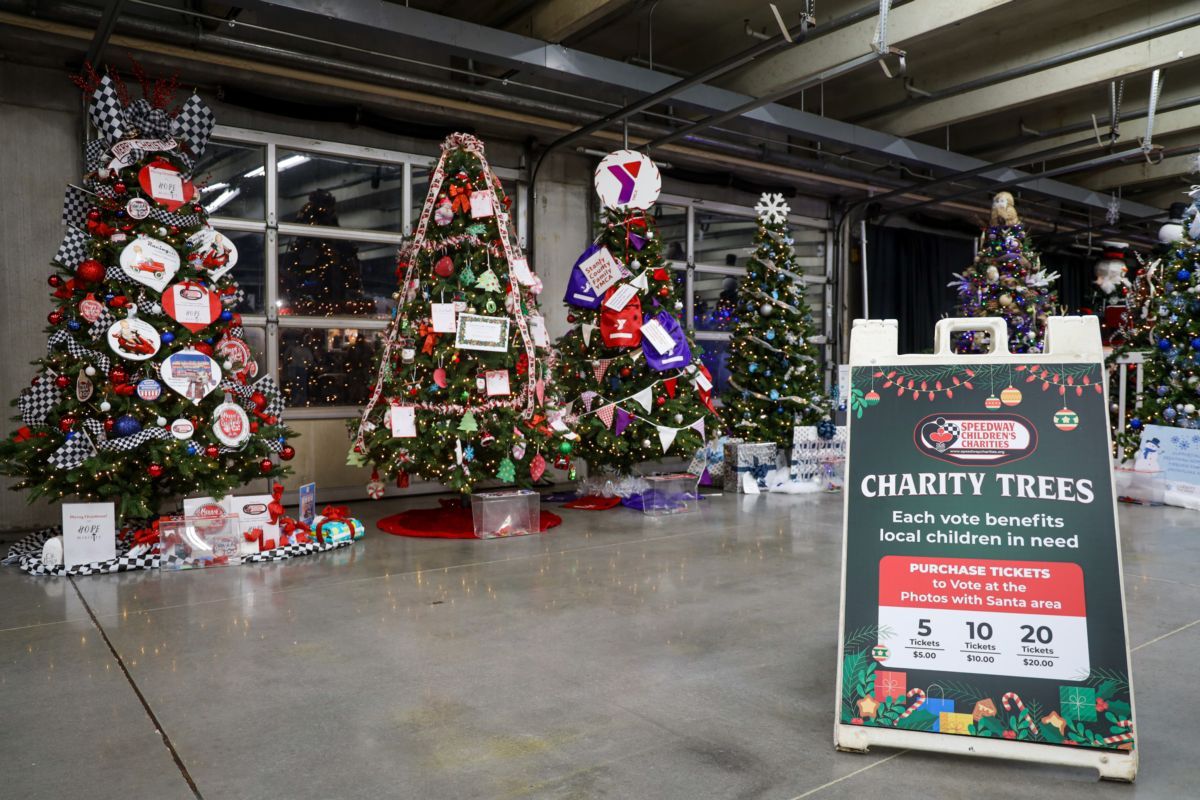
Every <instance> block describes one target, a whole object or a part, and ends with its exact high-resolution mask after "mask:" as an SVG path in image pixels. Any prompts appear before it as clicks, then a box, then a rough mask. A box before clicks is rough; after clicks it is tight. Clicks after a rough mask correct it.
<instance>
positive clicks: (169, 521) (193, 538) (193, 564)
mask: <svg viewBox="0 0 1200 800" xmlns="http://www.w3.org/2000/svg"><path fill="white" fill-rule="evenodd" d="M242 527H243V525H242V522H241V521H240V520H239V519H238V515H237V514H224V515H221V516H217V517H183V516H178V517H163V518H162V520H161V521H160V522H159V524H158V534H159V553H161V557H160V558H159V568H160V569H164V570H180V569H204V568H206V567H226V566H231V565H233V564H240V563H242V558H243V557H245V556H248V555H253V554H254V553H257V552H258V545H257V544H256V543H254V542H249V541H247V540H246V537H245V536H244V535H243V532H242Z"/></svg>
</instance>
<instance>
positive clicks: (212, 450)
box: [204, 444, 221, 458]
mask: <svg viewBox="0 0 1200 800" xmlns="http://www.w3.org/2000/svg"><path fill="white" fill-rule="evenodd" d="M204 455H206V456H208V457H209V458H216V457H217V456H219V455H221V451H220V450H218V449H217V446H216V445H215V444H210V445H209V446H208V447H206V448H204Z"/></svg>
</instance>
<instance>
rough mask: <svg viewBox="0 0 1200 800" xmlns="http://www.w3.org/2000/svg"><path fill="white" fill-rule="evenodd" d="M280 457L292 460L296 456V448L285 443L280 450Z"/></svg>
mask: <svg viewBox="0 0 1200 800" xmlns="http://www.w3.org/2000/svg"><path fill="white" fill-rule="evenodd" d="M279 457H280V458H282V459H283V460H284V461H291V460H292V459H293V458H295V457H296V448H294V447H292V446H291V445H290V444H288V445H284V446H283V449H282V450H280V451H279Z"/></svg>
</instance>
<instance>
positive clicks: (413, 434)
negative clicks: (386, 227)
mask: <svg viewBox="0 0 1200 800" xmlns="http://www.w3.org/2000/svg"><path fill="white" fill-rule="evenodd" d="M509 205H510V201H509V198H508V197H506V196H505V194H504V190H503V188H502V187H501V185H500V181H499V179H498V178H497V177H496V176H495V174H494V173H493V172H492V170H491V168H490V167H489V166H488V163H487V158H486V157H485V155H484V149H483V144H482V143H481V142H480V141H479V140H478V139H476V138H474V137H473V136H468V135H466V134H457V133H456V134H453V135H451V136H450V137H448V138H447V139H446V141H445V142H443V143H442V154H441V158H440V159H439V160H438V163H437V166H436V167H435V169H434V171H433V174H432V175H431V176H430V181H429V194H428V196H427V197H426V198H425V207H424V209H423V210H422V212H421V217H420V220H419V222H418V224H417V229H416V231H415V232H414V234H413V238H412V240H411V241H410V242H408V243H407V244H406V245H405V247H404V248H403V250H402V252H401V255H400V261H399V268H398V270H397V274H399V275H400V276H402V278H401V283H400V289H399V291H398V292H397V295H396V299H397V301H398V303H397V307H396V311H395V314H394V316H393V317H392V320H391V323H390V325H389V327H388V330H387V334H386V336H385V338H384V342H383V347H382V349H381V350H380V353H379V356H378V358H377V360H376V369H377V379H376V383H375V387H374V389H373V391H372V393H371V397H370V399H369V400H368V402H367V406H366V409H365V410H364V412H363V415H362V418H361V419H360V420H357V421H355V422H354V423H352V425H351V430H352V432H353V435H354V444H353V446H352V448H351V452H350V458H349V462H350V463H351V464H365V463H367V462H370V463H372V464H373V465H374V467H375V470H376V471H377V473H382V474H383V475H385V476H387V477H389V478H391V477H396V478H397V479H398V483H399V484H400V485H402V486H403V485H407V481H408V477H409V476H410V475H412V474H420V475H422V476H424V477H425V478H429V479H433V480H438V481H441V482H442V483H444V484H446V485H447V486H450V487H453V488H454V489H455V490H457V491H460V492H463V493H466V492H470V491H471V489H472V487H473V486H474V485H475V484H476V483H477V482H479V481H482V480H489V479H496V480H500V481H503V482H505V483H517V484H518V485H521V486H528V485H530V484H531V483H533V482H535V481H537V480H538V479H539V478H541V476H542V474H543V473H544V472H545V470H546V466H547V459H551V460H553V461H555V462H556V464H557V465H559V466H564V467H566V466H569V463H568V462H567V460H566V459H567V454H568V453H570V451H571V442H570V441H568V440H565V439H564V440H563V441H557V437H559V436H560V435H561V436H564V437H566V436H569V435H570V434H569V433H568V432H567V429H566V427H565V425H564V424H563V422H562V416H563V414H562V412H561V410H558V409H555V408H553V398H552V394H553V391H552V388H551V386H550V382H549V381H548V377H549V374H548V363H547V358H548V350H547V349H546V348H547V347H548V344H549V342H548V341H547V339H546V332H545V325H544V322H543V319H542V317H541V315H540V314H538V310H537V301H536V294H537V293H538V292H540V291H541V281H540V280H539V279H538V278H537V276H536V275H534V274H533V273H532V272H531V271H530V269H529V266H528V264H527V262H526V260H525V258H524V257H523V256H522V255H521V252H520V249H519V248H518V247H517V246H516V244H515V242H514V236H513V232H512V230H511V225H512V223H511V220H510V218H509V215H508V208H509Z"/></svg>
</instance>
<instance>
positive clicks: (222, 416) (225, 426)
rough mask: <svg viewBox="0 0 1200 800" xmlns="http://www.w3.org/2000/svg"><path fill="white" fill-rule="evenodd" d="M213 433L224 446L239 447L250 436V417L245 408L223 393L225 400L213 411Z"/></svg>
mask: <svg viewBox="0 0 1200 800" xmlns="http://www.w3.org/2000/svg"><path fill="white" fill-rule="evenodd" d="M213 435H214V436H216V437H217V440H218V441H219V442H221V444H223V445H225V446H226V447H241V446H242V445H243V444H245V443H246V440H248V439H249V438H250V418H249V417H248V416H247V415H246V409H244V408H242V407H241V406H239V405H238V404H237V403H235V402H233V401H232V399H231V398H230V396H229V395H225V402H223V403H221V405H219V406H217V408H216V410H215V411H213Z"/></svg>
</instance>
